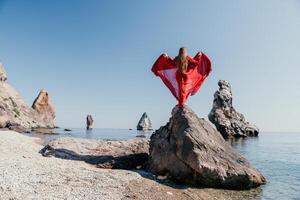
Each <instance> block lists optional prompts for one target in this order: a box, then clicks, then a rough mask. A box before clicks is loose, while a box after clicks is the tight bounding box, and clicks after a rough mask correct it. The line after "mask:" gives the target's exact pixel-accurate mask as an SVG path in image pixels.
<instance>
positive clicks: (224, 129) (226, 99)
mask: <svg viewBox="0 0 300 200" xmlns="http://www.w3.org/2000/svg"><path fill="white" fill-rule="evenodd" d="M218 85H219V89H218V90H217V91H216V92H215V94H214V102H213V107H212V110H211V111H210V113H209V115H208V118H209V120H210V121H211V122H212V123H213V124H214V125H215V126H216V128H217V129H218V131H219V132H220V133H221V134H222V136H223V137H224V138H230V137H235V138H237V137H247V136H257V135H258V133H259V129H258V128H257V127H256V126H255V125H253V124H251V123H249V122H248V121H246V119H245V117H244V115H243V114H241V113H239V112H237V111H236V110H235V108H234V107H233V105H232V91H231V86H230V83H229V82H228V81H225V80H220V81H219V82H218Z"/></svg>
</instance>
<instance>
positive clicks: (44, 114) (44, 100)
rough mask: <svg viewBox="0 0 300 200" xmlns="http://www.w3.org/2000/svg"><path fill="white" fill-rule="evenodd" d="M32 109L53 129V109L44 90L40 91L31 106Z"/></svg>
mask: <svg viewBox="0 0 300 200" xmlns="http://www.w3.org/2000/svg"><path fill="white" fill-rule="evenodd" d="M32 108H33V109H34V110H36V111H37V112H38V114H39V115H40V117H41V118H42V120H43V121H45V122H48V125H49V126H50V127H54V126H55V125H54V119H55V109H54V106H53V104H52V102H51V99H50V96H49V94H48V92H47V91H46V90H41V91H40V93H39V95H38V96H37V98H36V99H35V100H34V102H33V104H32Z"/></svg>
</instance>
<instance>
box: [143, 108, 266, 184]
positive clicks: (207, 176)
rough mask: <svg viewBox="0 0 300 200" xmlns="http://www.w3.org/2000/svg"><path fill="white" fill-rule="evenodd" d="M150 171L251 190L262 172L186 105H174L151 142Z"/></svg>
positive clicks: (184, 180)
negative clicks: (169, 115) (169, 117)
mask: <svg viewBox="0 0 300 200" xmlns="http://www.w3.org/2000/svg"><path fill="white" fill-rule="evenodd" d="M149 153H150V157H149V164H148V167H149V170H150V171H151V172H152V173H154V174H156V175H166V176H168V177H169V178H171V179H174V180H176V181H179V182H180V183H187V184H192V185H196V186H200V187H214V188H227V189H250V188H253V187H257V186H259V185H261V184H264V183H265V182H266V180H265V178H264V177H263V175H262V174H261V173H260V172H259V171H258V170H256V169H255V168H253V167H251V166H250V164H249V163H248V162H247V161H246V159H245V158H243V157H242V156H241V155H240V154H239V153H238V152H237V151H236V150H234V149H233V148H232V147H231V146H230V145H229V144H228V143H227V142H226V141H225V140H224V138H223V137H222V136H221V134H220V133H219V132H218V131H217V130H216V129H215V128H214V127H213V126H212V125H210V123H209V122H207V121H205V120H204V119H200V118H198V117H197V115H196V114H195V113H194V112H193V111H192V110H191V109H190V108H188V107H187V106H185V107H184V108H182V109H181V108H178V107H175V108H174V109H173V112H172V117H171V119H170V121H169V122H168V123H167V124H166V125H165V126H162V127H161V128H160V129H158V130H157V131H156V132H155V133H154V134H153V135H152V136H151V141H150V152H149Z"/></svg>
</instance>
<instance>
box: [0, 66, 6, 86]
mask: <svg viewBox="0 0 300 200" xmlns="http://www.w3.org/2000/svg"><path fill="white" fill-rule="evenodd" d="M6 80H7V76H6V71H5V69H4V66H3V64H2V63H0V81H3V82H4V81H6Z"/></svg>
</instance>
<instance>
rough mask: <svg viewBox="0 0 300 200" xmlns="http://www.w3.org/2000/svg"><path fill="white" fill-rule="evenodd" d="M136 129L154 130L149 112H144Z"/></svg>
mask: <svg viewBox="0 0 300 200" xmlns="http://www.w3.org/2000/svg"><path fill="white" fill-rule="evenodd" d="M136 129H137V130H139V131H147V130H152V123H151V120H150V118H149V117H148V115H147V113H143V115H142V117H141V119H140V121H139V123H138V125H137V127H136Z"/></svg>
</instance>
